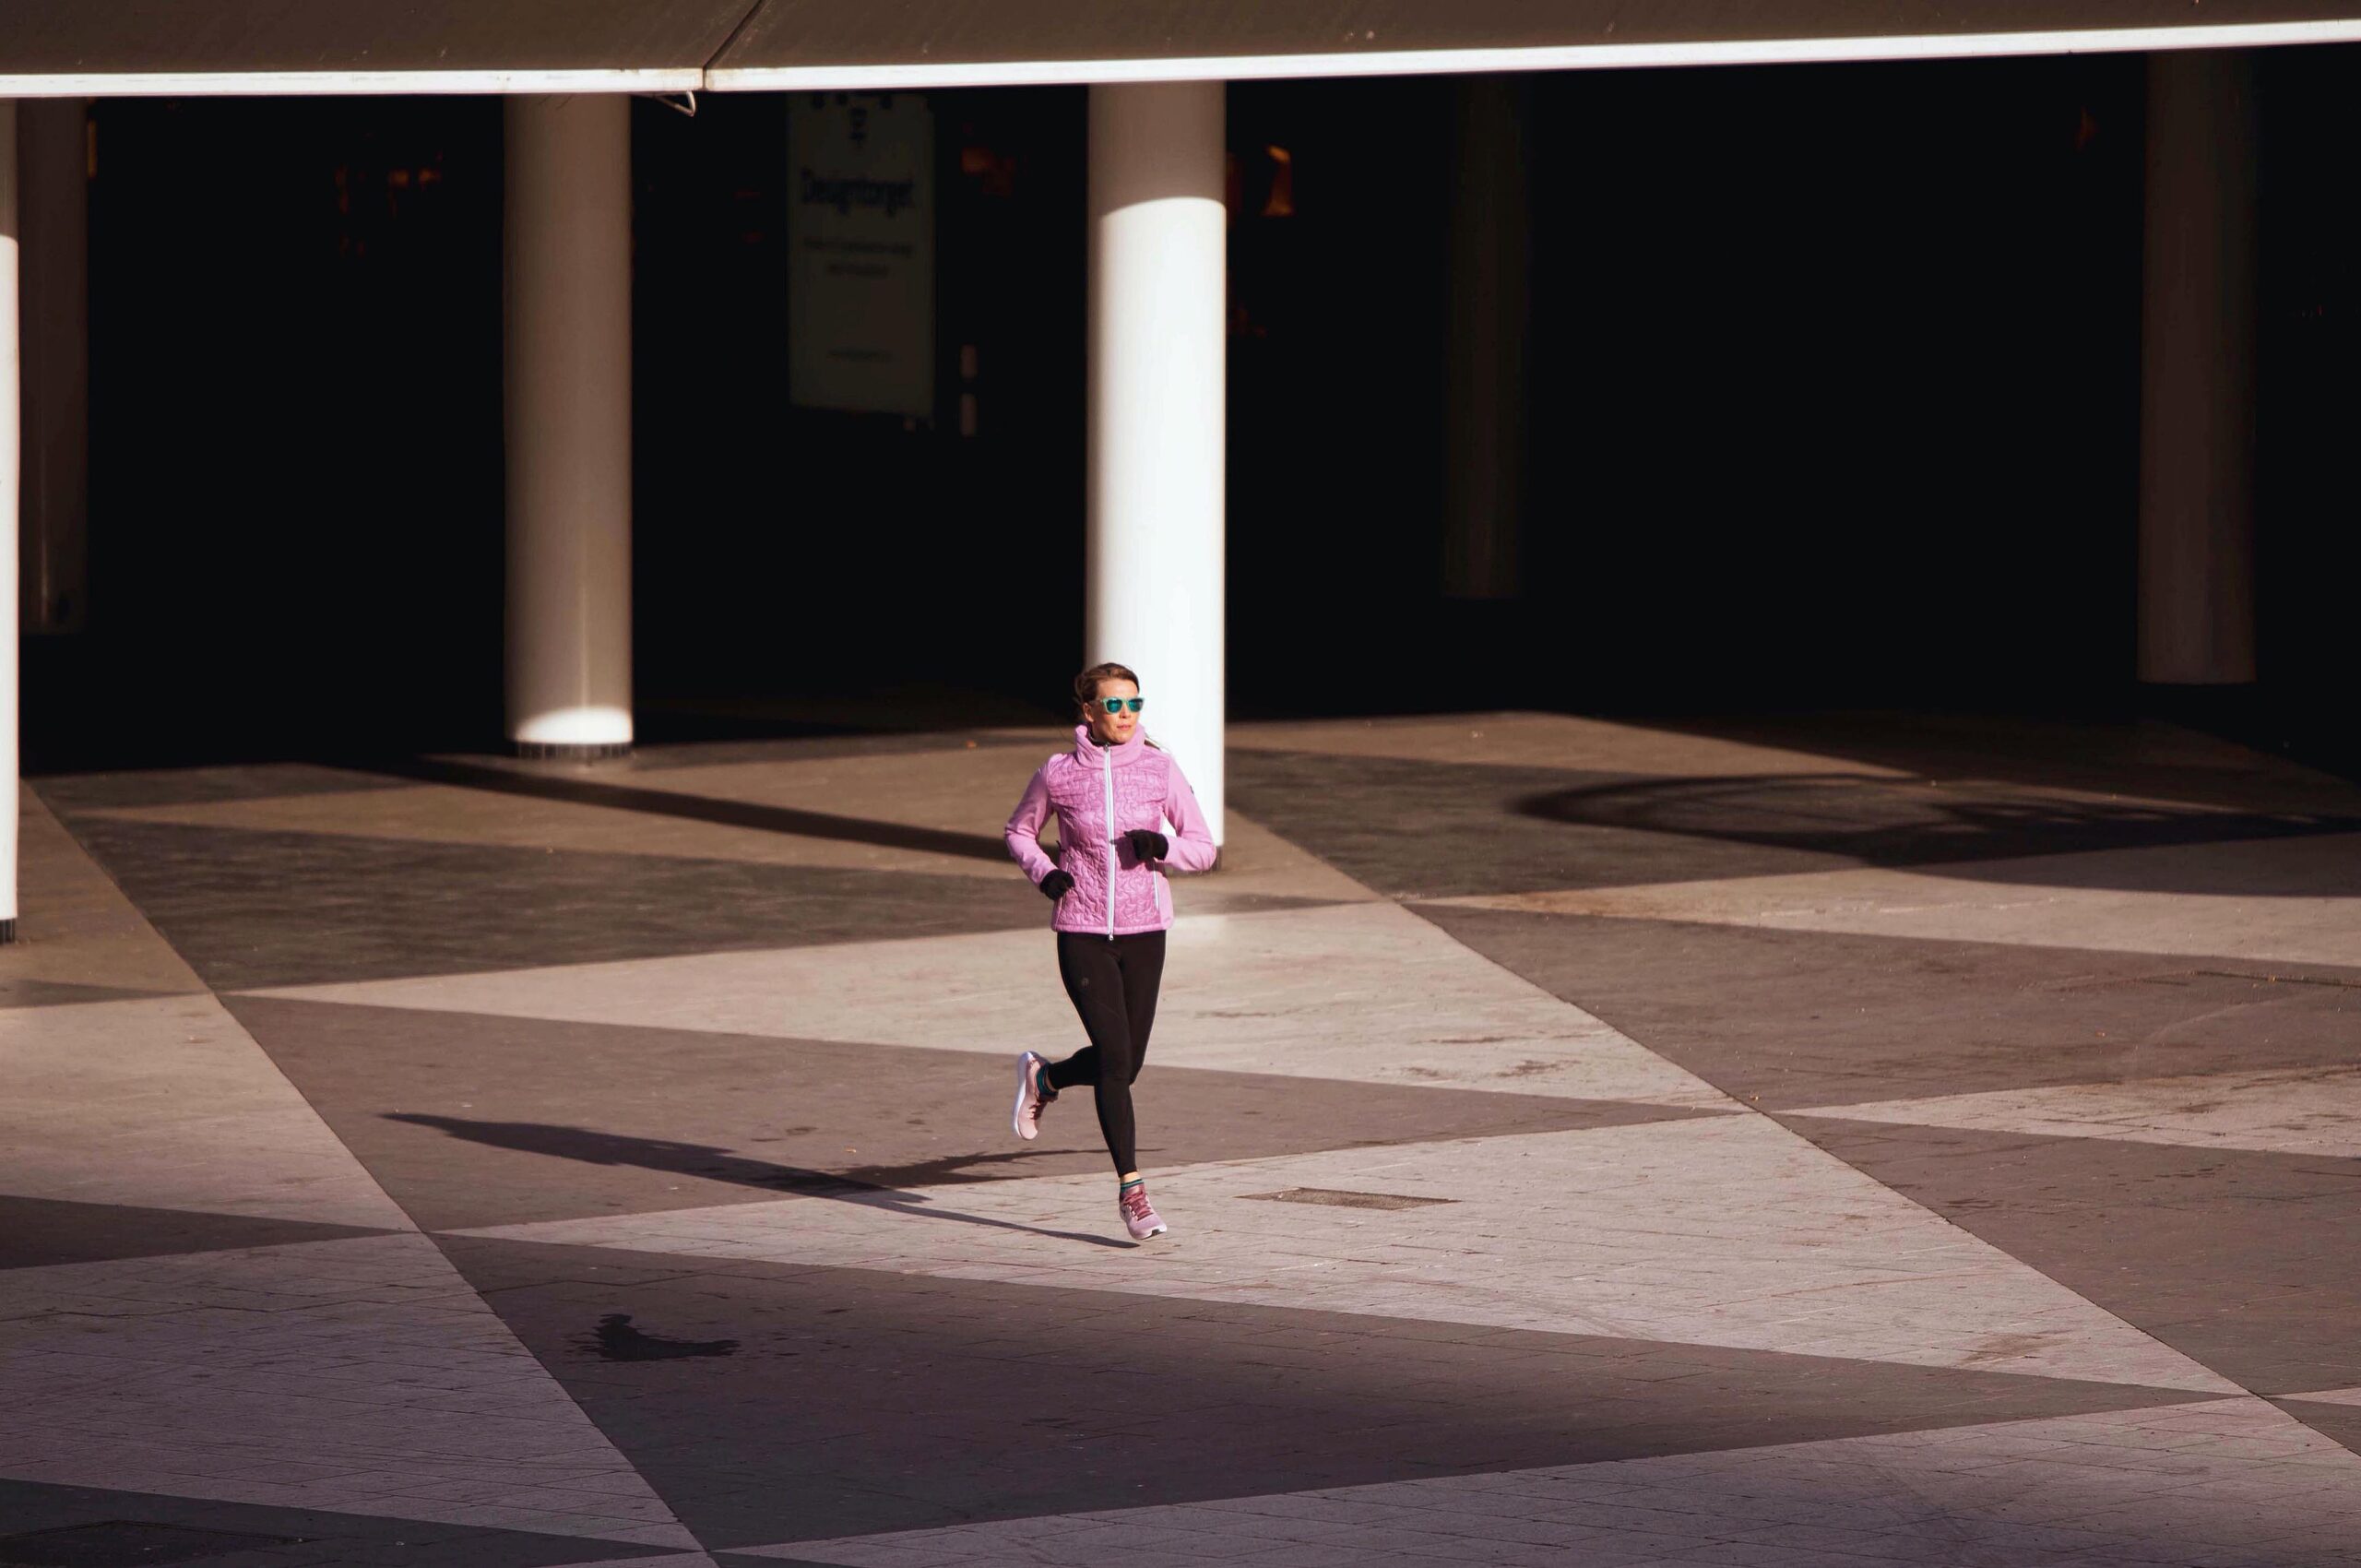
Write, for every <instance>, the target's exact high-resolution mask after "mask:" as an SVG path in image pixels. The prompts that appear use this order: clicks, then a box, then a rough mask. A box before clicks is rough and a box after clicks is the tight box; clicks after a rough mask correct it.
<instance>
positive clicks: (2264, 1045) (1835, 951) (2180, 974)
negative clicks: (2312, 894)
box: [1417, 904, 2361, 1109]
mask: <svg viewBox="0 0 2361 1568" xmlns="http://www.w3.org/2000/svg"><path fill="white" fill-rule="evenodd" d="M1417 908H1418V913H1419V914H1421V915H1423V916H1425V917H1426V918H1427V919H1428V920H1430V921H1433V922H1434V923H1435V924H1436V925H1438V926H1440V927H1441V928H1442V930H1444V931H1446V932H1450V933H1451V935H1453V937H1455V938H1457V939H1458V940H1459V941H1461V942H1464V943H1465V944H1467V945H1468V946H1470V947H1473V948H1474V949H1476V950H1477V952H1479V953H1482V954H1483V955H1485V956H1487V957H1489V958H1490V959H1492V960H1493V961H1494V962H1495V963H1498V964H1501V965H1502V966H1504V967H1506V968H1509V969H1511V970H1513V972H1515V973H1516V974H1519V975H1522V976H1523V977H1525V979H1526V980H1531V981H1533V982H1534V983H1535V984H1536V985H1538V986H1541V987H1542V988H1543V989H1545V990H1547V991H1549V992H1553V993H1554V994H1556V995H1558V996H1560V997H1561V998H1563V999H1564V1000H1566V1001H1568V1002H1571V1003H1573V1004H1575V1005H1577V1006H1580V1007H1582V1008H1584V1010H1585V1011H1587V1012H1590V1013H1593V1014H1595V1015H1596V1016H1598V1017H1600V1018H1602V1019H1604V1020H1606V1021H1607V1022H1608V1023H1609V1024H1612V1025H1614V1026H1615V1027H1616V1028H1619V1029H1621V1030H1623V1031H1624V1032H1625V1033H1626V1034H1629V1035H1631V1037H1632V1038H1633V1039H1637V1040H1639V1041H1640V1042H1641V1043H1642V1044H1643V1045H1645V1046H1647V1047H1648V1048H1649V1049H1650V1050H1652V1051H1657V1052H1659V1053H1661V1054H1662V1055H1665V1056H1667V1057H1669V1058H1671V1059H1672V1060H1673V1061H1675V1062H1678V1063H1680V1065H1681V1066H1683V1067H1685V1068H1687V1069H1688V1070H1689V1071H1691V1072H1692V1073H1695V1074H1696V1075H1698V1076H1700V1077H1702V1078H1704V1079H1705V1080H1706V1081H1708V1082H1709V1083H1712V1084H1714V1086H1715V1087H1719V1088H1721V1089H1724V1090H1726V1091H1727V1092H1728V1093H1730V1094H1732V1095H1734V1096H1737V1097H1738V1099H1743V1100H1747V1101H1749V1102H1750V1103H1758V1102H1759V1103H1760V1104H1761V1105H1762V1106H1763V1107H1765V1108H1766V1109H1767V1108H1771V1107H1803V1106H1812V1105H1833V1104H1841V1103H1844V1102H1845V1101H1854V1100H1876V1099H1910V1098H1916V1097H1922V1096H1928V1095H1947V1094H1967V1093H1975V1092H1979V1091H1984V1090H1990V1089H2003V1088H2024V1087H2034V1086H2037V1085H2045V1084H2072V1083H2099V1082H2106V1081H2110V1080H2114V1079H2122V1078H2159V1077H2173V1076H2178V1075H2190V1074H2197V1073H2202V1072H2206V1071H2210V1070H2213V1069H2216V1068H2219V1067H2221V1066H2225V1065H2230V1064H2235V1065H2236V1066H2237V1067H2239V1068H2241V1069H2247V1070H2254V1069H2260V1068H2268V1067H2310V1066H2326V1065H2340V1064H2344V1063H2350V1062H2351V1061H2352V1060H2353V1054H2354V1041H2355V1039H2361V973H2351V972H2343V971H2322V972H2319V973H2318V974H2317V975H2316V976H2315V983H2306V982H2305V981H2304V980H2302V979H2301V978H2300V977H2299V976H2296V975H2281V976H2280V977H2279V978H2273V971H2269V970H2265V969H2263V968H2260V966H2257V967H2254V972H2251V973H2246V972H2236V971H2237V970H2238V969H2240V968H2244V967H2243V966H2224V965H2218V964H2208V963H2205V962H2203V961H2201V960H2191V959H2187V958H2152V957H2148V956H2142V955H2137V954H2124V953H2104V952H2090V951H2074V950H2068V949H2059V948H2043V947H2016V946H2007V945H2002V944H1985V943H1969V942H1938V941H1928V940H1923V939H1917V938H1900V937H1880V936H1858V935H1849V934H1838V933H1834V932H1796V931H1773V930H1763V929H1760V928H1750V927H1743V926H1727V925H1704V924H1695V923H1682V922H1675V921H1631V920H1611V919H1605V918H1599V917H1591V916H1582V915H1541V914H1523V913H1511V912H1509V911H1505V910H1497V909H1465V908H1456V907H1453V906H1448V905H1434V904H1425V905H1419V906H1418V907H1417Z"/></svg>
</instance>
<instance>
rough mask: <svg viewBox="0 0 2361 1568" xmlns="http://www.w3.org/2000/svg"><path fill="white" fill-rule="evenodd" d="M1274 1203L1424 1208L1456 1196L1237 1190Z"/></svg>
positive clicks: (1305, 1189) (1303, 1189)
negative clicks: (1250, 1191) (1422, 1196)
mask: <svg viewBox="0 0 2361 1568" xmlns="http://www.w3.org/2000/svg"><path fill="white" fill-rule="evenodd" d="M1238 1195H1239V1196H1240V1197H1241V1198H1261V1199H1264V1201H1266V1202H1269V1203H1275V1204H1326V1205H1328V1206H1330V1207H1332V1208H1424V1207H1426V1206H1428V1205H1429V1204H1447V1203H1455V1202H1457V1201H1458V1200H1457V1199H1455V1198H1413V1197H1406V1196H1404V1195H1403V1194H1400V1193H1346V1192H1339V1191H1338V1190H1337V1189H1335V1188H1334V1187H1289V1188H1288V1189H1287V1191H1286V1192H1284V1193H1240V1194H1238Z"/></svg>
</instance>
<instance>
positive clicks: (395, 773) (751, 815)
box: [343, 757, 1008, 864]
mask: <svg viewBox="0 0 2361 1568" xmlns="http://www.w3.org/2000/svg"><path fill="white" fill-rule="evenodd" d="M343 766H351V767H354V768H359V769H362V770H364V771H367V772H370V773H379V774H385V775H386V776H388V777H391V778H408V779H410V780H412V781H414V782H416V783H421V784H443V785H448V786H451V787H452V788H455V789H461V790H486V791H488V792H490V793H492V794H499V795H522V796H526V797H528V798H530V799H534V800H542V801H565V802H571V803H573V804H575V805H584V806H605V807H607V808H608V809H610V810H612V811H627V812H639V813H643V814H647V815H650V816H672V817H681V818H682V819H684V820H687V821H690V822H709V823H713V824H716V825H718V826H723V827H751V828H753V829H755V830H756V831H758V832H763V833H783V834H789V835H792V836H793V837H799V838H832V839H836V840H837V841H839V842H842V843H848V844H872V845H875V846H877V847H879V848H881V849H917V850H922V851H924V852H926V853H928V854H933V855H956V856H958V857H959V858H961V859H963V860H970V861H993V862H995V863H999V864H1005V863H1007V861H1008V846H1007V845H1006V844H1005V843H1004V842H1003V841H1002V840H1001V838H1000V837H998V836H997V835H993V834H985V833H959V832H955V831H953V830H951V829H949V828H941V827H913V826H909V825H908V824H906V823H897V822H878V821H874V820H872V819H871V818H868V817H859V816H840V815H838V814H836V813H834V812H814V811H802V810H800V809H798V808H796V807H793V806H768V805H763V804H760V803H758V802H753V801H732V800H727V799H722V798H718V797H715V796H711V795H689V794H683V793H682V792H680V791H679V790H650V789H647V788H644V787H641V786H638V785H632V784H616V783H611V782H608V781H606V780H604V779H598V778H560V777H557V776H555V775H552V774H546V773H523V772H518V771H516V770H514V769H510V768H505V767H495V766H488V765H486V764H482V763H471V762H461V761H457V760H455V759H452V758H447V757H378V758H373V759H371V760H370V761H368V762H365V763H364V762H353V763H350V764H346V765H343Z"/></svg>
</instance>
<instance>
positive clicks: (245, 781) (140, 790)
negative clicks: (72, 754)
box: [35, 762, 387, 816]
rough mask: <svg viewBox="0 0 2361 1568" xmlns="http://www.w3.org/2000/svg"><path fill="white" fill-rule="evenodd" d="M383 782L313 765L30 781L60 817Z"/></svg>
mask: <svg viewBox="0 0 2361 1568" xmlns="http://www.w3.org/2000/svg"><path fill="white" fill-rule="evenodd" d="M386 782H387V780H386V776H385V775H383V774H379V773H374V772H371V771H368V770H366V769H362V768H350V767H325V766H320V765H319V764H317V763H308V762H275V763H248V764H231V765H228V766H219V767H165V768H156V769H152V770H149V771H146V772H120V773H57V774H50V775H47V776H45V777H43V778H40V779H37V780H36V781H35V783H36V786H37V787H38V788H39V789H40V790H41V793H42V799H43V800H46V801H47V802H50V804H51V805H52V806H53V807H54V808H55V809H56V810H57V812H58V814H60V815H64V816H71V815H73V814H76V813H77V812H84V811H96V810H103V809H105V808H108V807H119V806H161V805H182V804H186V803H188V802H195V801H268V800H279V799H284V798H286V797H289V796H293V795H333V794H343V793H346V792H348V791H350V790H382V789H384V788H385V787H386Z"/></svg>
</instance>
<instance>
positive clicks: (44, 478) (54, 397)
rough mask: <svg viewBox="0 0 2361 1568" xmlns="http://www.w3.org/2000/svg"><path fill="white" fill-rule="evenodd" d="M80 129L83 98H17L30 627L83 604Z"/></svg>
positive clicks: (83, 610)
mask: <svg viewBox="0 0 2361 1568" xmlns="http://www.w3.org/2000/svg"><path fill="white" fill-rule="evenodd" d="M89 132H90V111H89V101H87V100H84V99H79V98H29V99H27V100H25V101H23V102H22V103H20V104H18V106H17V172H18V193H17V197H18V199H17V210H18V220H19V223H20V225H21V227H22V229H23V232H24V240H23V244H22V247H21V252H20V255H19V258H18V274H19V283H20V287H21V289H22V292H23V305H22V315H23V323H24V325H23V339H22V342H21V344H20V352H21V359H22V379H21V381H20V383H19V393H20V396H21V398H22V399H23V401H22V410H23V420H24V425H23V436H22V440H21V451H22V455H23V457H22V461H23V470H24V471H23V481H22V484H21V486H20V487H19V490H20V495H21V500H20V503H19V505H20V507H21V515H20V518H19V526H20V527H21V529H23V533H24V551H23V560H22V566H23V572H24V585H23V605H22V613H23V616H24V630H25V632H26V633H28V634H29V635H30V634H40V633H43V632H74V631H79V630H80V629H81V627H82V624H83V618H84V617H85V615H87V614H88V612H89V515H90V284H89V259H90V175H89V168H90V164H89V147H90V139H89Z"/></svg>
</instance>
